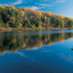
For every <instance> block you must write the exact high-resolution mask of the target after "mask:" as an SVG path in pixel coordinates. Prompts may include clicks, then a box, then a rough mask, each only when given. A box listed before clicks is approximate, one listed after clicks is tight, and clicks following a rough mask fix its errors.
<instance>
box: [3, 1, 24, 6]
mask: <svg viewBox="0 0 73 73" xmlns="http://www.w3.org/2000/svg"><path fill="white" fill-rule="evenodd" d="M21 3H23V0H17V1H16V2H12V3H10V4H3V5H4V6H5V5H19V4H21Z"/></svg>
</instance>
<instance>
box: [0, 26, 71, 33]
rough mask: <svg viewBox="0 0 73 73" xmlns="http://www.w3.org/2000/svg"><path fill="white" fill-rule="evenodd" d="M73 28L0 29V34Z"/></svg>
mask: <svg viewBox="0 0 73 73" xmlns="http://www.w3.org/2000/svg"><path fill="white" fill-rule="evenodd" d="M67 29H72V28H64V29H63V28H4V27H2V28H0V32H11V31H39V30H42V31H44V30H67Z"/></svg>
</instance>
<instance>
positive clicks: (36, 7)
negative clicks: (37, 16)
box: [25, 6, 43, 10]
mask: <svg viewBox="0 0 73 73" xmlns="http://www.w3.org/2000/svg"><path fill="white" fill-rule="evenodd" d="M25 8H30V9H34V10H39V9H41V8H43V7H38V6H31V7H25Z"/></svg>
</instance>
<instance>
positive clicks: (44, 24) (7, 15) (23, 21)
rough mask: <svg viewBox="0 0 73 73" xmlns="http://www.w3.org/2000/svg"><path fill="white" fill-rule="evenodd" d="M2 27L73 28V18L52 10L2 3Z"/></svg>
mask: <svg viewBox="0 0 73 73" xmlns="http://www.w3.org/2000/svg"><path fill="white" fill-rule="evenodd" d="M0 27H18V28H21V27H24V28H51V27H56V28H70V27H71V28H72V27H73V19H72V18H69V17H64V16H62V15H56V14H53V13H50V12H42V11H36V10H32V9H28V8H15V7H14V6H2V5H0Z"/></svg>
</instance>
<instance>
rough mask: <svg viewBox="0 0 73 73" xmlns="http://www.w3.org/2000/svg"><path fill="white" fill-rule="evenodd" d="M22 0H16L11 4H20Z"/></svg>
mask: <svg viewBox="0 0 73 73" xmlns="http://www.w3.org/2000/svg"><path fill="white" fill-rule="evenodd" d="M22 2H23V1H22V0H18V1H17V2H14V3H12V5H18V4H21V3H22Z"/></svg>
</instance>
